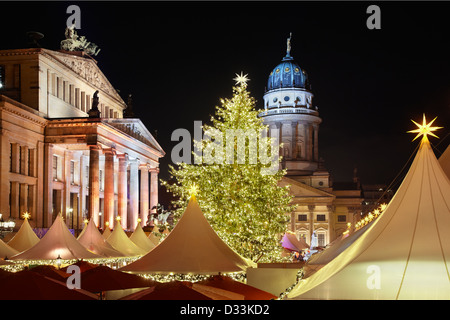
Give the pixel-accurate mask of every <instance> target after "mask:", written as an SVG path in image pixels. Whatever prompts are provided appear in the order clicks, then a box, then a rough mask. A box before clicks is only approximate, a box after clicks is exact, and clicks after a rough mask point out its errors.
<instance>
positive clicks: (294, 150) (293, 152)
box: [291, 121, 298, 159]
mask: <svg viewBox="0 0 450 320" xmlns="http://www.w3.org/2000/svg"><path fill="white" fill-rule="evenodd" d="M297 153H298V151H297V122H296V121H292V122H291V158H292V159H296V158H297Z"/></svg>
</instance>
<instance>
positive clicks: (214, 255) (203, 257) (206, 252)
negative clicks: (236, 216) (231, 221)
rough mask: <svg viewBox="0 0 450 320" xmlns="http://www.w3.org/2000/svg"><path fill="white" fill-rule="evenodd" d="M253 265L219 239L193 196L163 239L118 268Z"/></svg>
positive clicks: (202, 270) (203, 269) (209, 269)
mask: <svg viewBox="0 0 450 320" xmlns="http://www.w3.org/2000/svg"><path fill="white" fill-rule="evenodd" d="M254 266H255V264H253V263H252V262H250V261H248V260H247V259H245V258H243V257H241V256H240V255H239V254H237V253H236V252H234V251H233V250H232V249H231V248H230V247H229V246H228V245H227V244H226V243H225V242H223V241H222V239H220V237H219V236H218V235H217V234H216V233H215V231H214V230H213V229H212V228H211V226H210V225H209V223H208V221H207V220H206V218H205V217H204V215H203V213H202V211H201V209H200V207H199V205H198V203H197V201H196V200H195V197H194V196H193V197H191V200H190V201H189V204H188V206H187V208H186V210H185V212H184V214H183V216H182V217H181V218H180V220H179V221H178V223H177V225H176V226H175V228H174V229H173V230H172V231H171V232H170V233H169V235H168V236H167V237H166V238H165V239H164V241H162V242H161V243H160V244H159V245H158V246H156V247H155V248H154V249H153V250H152V251H150V252H149V253H147V254H146V255H145V256H144V257H142V258H141V259H139V260H137V261H135V262H133V263H131V264H129V265H128V266H125V267H123V268H122V269H121V270H122V271H130V272H139V273H170V272H174V273H195V274H213V273H218V272H239V271H245V270H246V269H247V268H249V267H254Z"/></svg>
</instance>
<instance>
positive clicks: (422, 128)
mask: <svg viewBox="0 0 450 320" xmlns="http://www.w3.org/2000/svg"><path fill="white" fill-rule="evenodd" d="M436 118H437V117H436ZM436 118H434V119H433V120H432V121H431V122H430V123H428V124H427V120H426V119H425V114H424V115H423V121H422V124H418V123H417V122H415V121H414V120H411V121H412V122H414V124H415V125H416V126H417V127H418V129H415V130H411V131H408V133H417V136H416V137H415V138H414V139H413V140H412V141H414V140H416V139H417V138H419V137H420V136H421V135H423V137H424V139H425V138H426V137H427V135H428V134H429V135H432V136H433V137H436V138H439V137H438V136H437V135H435V134H434V133H433V131H436V130H438V129H442V127H432V126H431V125H432V124H433V122H434V120H436Z"/></svg>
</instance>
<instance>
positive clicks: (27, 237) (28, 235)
mask: <svg viewBox="0 0 450 320" xmlns="http://www.w3.org/2000/svg"><path fill="white" fill-rule="evenodd" d="M38 242H39V238H38V236H37V235H36V233H34V231H33V229H32V228H31V226H30V223H29V222H28V219H27V218H25V219H24V221H23V223H22V225H21V226H20V229H19V231H17V233H16V234H15V236H14V237H13V238H12V239H11V240H9V241H8V245H9V246H10V247H11V248H14V249H15V250H17V251H19V252H23V251H25V250H28V249H30V248H31V247H33V246H34V245H35V244H37V243H38Z"/></svg>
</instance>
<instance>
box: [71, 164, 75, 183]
mask: <svg viewBox="0 0 450 320" xmlns="http://www.w3.org/2000/svg"><path fill="white" fill-rule="evenodd" d="M70 183H71V184H75V162H73V161H70Z"/></svg>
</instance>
